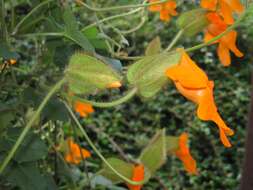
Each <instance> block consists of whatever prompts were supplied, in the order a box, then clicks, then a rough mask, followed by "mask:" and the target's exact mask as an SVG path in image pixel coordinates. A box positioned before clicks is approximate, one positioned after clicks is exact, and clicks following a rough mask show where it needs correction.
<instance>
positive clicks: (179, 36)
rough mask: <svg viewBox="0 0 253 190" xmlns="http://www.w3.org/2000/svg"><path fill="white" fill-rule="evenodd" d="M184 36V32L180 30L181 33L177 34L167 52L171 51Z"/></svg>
mask: <svg viewBox="0 0 253 190" xmlns="http://www.w3.org/2000/svg"><path fill="white" fill-rule="evenodd" d="M183 34H184V30H183V29H181V30H179V32H178V33H177V35H176V36H175V37H174V38H173V40H172V41H171V43H170V44H169V46H168V47H167V48H166V49H165V51H170V50H171V48H172V47H173V46H174V45H175V44H176V43H177V41H178V40H179V39H180V38H181V36H182V35H183Z"/></svg>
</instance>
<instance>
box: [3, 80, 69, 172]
mask: <svg viewBox="0 0 253 190" xmlns="http://www.w3.org/2000/svg"><path fill="white" fill-rule="evenodd" d="M64 82H65V79H62V80H60V81H59V82H58V83H56V85H55V86H54V87H53V88H52V89H51V90H50V91H49V93H48V94H47V96H46V97H45V98H44V100H43V101H42V102H41V104H40V106H39V108H38V109H37V111H36V112H35V114H34V115H33V117H32V118H31V119H30V121H29V122H28V123H27V125H26V126H25V128H24V130H23V131H22V133H21V135H20V136H19V137H18V139H17V141H16V143H15V145H14V146H13V147H12V149H11V150H10V152H9V154H8V155H7V157H6V158H5V159H4V161H3V162H2V164H1V167H0V174H2V173H3V171H4V169H5V168H6V166H7V165H8V163H9V162H10V160H11V159H12V158H13V156H14V154H15V153H16V151H17V149H18V147H19V146H20V144H21V143H22V141H23V140H24V138H25V136H26V134H27V133H28V131H29V129H30V128H31V127H32V125H33V123H34V122H35V121H36V119H37V118H38V117H39V115H40V113H41V111H42V109H43V108H44V107H45V105H46V104H47V102H48V101H49V99H50V98H51V97H52V96H53V95H54V93H55V92H56V91H57V90H58V89H59V88H60V87H61V86H62V85H63V84H64Z"/></svg>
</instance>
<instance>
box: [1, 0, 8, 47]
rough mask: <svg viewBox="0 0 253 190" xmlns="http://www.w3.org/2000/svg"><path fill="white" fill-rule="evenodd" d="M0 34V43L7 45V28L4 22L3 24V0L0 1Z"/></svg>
mask: <svg viewBox="0 0 253 190" xmlns="http://www.w3.org/2000/svg"><path fill="white" fill-rule="evenodd" d="M0 11H1V12H0V19H1V22H0V32H1V34H0V35H1V36H0V39H1V41H2V40H3V41H4V42H7V43H8V31H7V26H6V22H5V14H6V12H5V4H4V0H0Z"/></svg>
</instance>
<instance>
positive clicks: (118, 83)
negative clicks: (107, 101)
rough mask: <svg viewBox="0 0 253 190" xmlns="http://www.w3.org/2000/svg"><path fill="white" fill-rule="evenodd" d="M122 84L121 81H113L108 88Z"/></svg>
mask: <svg viewBox="0 0 253 190" xmlns="http://www.w3.org/2000/svg"><path fill="white" fill-rule="evenodd" d="M121 86H122V84H121V83H120V82H119V81H116V82H113V83H111V84H109V85H108V86H107V88H119V87H121Z"/></svg>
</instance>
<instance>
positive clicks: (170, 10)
mask: <svg viewBox="0 0 253 190" xmlns="http://www.w3.org/2000/svg"><path fill="white" fill-rule="evenodd" d="M154 2H159V1H158V0H149V3H154ZM176 7H177V4H176V2H175V1H172V0H169V1H168V2H164V3H161V4H157V5H151V6H149V8H148V9H149V10H150V11H151V12H160V19H161V20H162V21H166V22H168V21H170V19H171V16H176V15H177V11H176V10H175V9H176Z"/></svg>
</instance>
